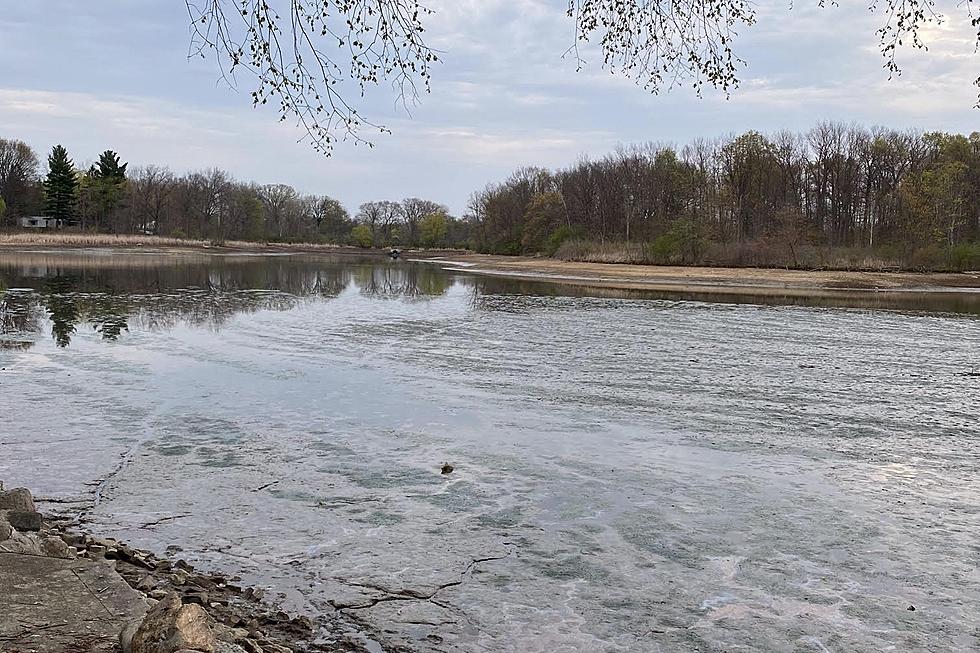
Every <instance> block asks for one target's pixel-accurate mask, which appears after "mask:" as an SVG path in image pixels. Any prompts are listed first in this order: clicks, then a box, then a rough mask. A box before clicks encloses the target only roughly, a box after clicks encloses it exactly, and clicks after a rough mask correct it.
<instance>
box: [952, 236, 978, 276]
mask: <svg viewBox="0 0 980 653" xmlns="http://www.w3.org/2000/svg"><path fill="white" fill-rule="evenodd" d="M949 267H950V269H952V270H980V242H976V243H960V244H959V245H954V246H953V247H951V248H950V249H949Z"/></svg>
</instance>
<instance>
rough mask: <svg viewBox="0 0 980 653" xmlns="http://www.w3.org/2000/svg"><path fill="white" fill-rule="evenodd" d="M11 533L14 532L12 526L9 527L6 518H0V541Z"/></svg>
mask: <svg viewBox="0 0 980 653" xmlns="http://www.w3.org/2000/svg"><path fill="white" fill-rule="evenodd" d="M13 534H14V529H13V527H11V525H10V524H9V523H8V522H7V520H6V519H2V518H0V542H3V541H4V540H6V539H8V538H9V537H10V536H11V535H13Z"/></svg>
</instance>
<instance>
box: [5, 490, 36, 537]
mask: <svg viewBox="0 0 980 653" xmlns="http://www.w3.org/2000/svg"><path fill="white" fill-rule="evenodd" d="M0 510H21V511H24V512H37V508H35V507H34V497H32V496H31V491H30V490H28V489H27V488H26V487H16V488H14V489H13V490H4V491H0ZM15 528H16V527H15Z"/></svg>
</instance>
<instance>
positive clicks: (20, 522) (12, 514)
mask: <svg viewBox="0 0 980 653" xmlns="http://www.w3.org/2000/svg"><path fill="white" fill-rule="evenodd" d="M3 519H5V520H6V522H7V523H8V524H10V525H11V526H13V527H14V528H16V529H17V530H19V531H39V530H41V513H39V512H32V511H30V510H7V511H6V514H5V515H4V517H3Z"/></svg>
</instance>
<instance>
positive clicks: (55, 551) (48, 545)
mask: <svg viewBox="0 0 980 653" xmlns="http://www.w3.org/2000/svg"><path fill="white" fill-rule="evenodd" d="M41 553H43V554H44V555H46V556H48V557H49V558H71V557H72V556H71V555H70V553H69V552H68V544H66V543H65V541H64V540H63V539H61V538H60V537H45V538H44V539H42V540H41Z"/></svg>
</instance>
